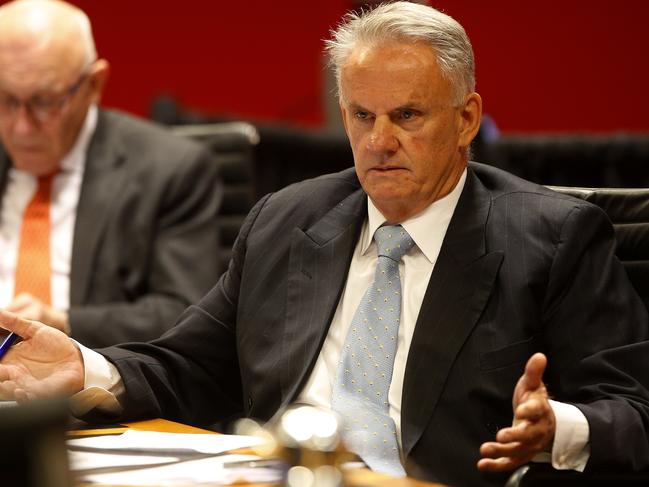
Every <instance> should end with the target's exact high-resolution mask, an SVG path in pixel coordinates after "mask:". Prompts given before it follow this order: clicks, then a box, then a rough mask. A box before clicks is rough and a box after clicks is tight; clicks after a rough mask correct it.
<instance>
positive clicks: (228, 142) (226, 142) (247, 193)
mask: <svg viewBox="0 0 649 487" xmlns="http://www.w3.org/2000/svg"><path fill="white" fill-rule="evenodd" d="M170 129H171V131H172V132H174V133H175V134H177V135H180V136H183V137H189V138H192V139H195V140H197V141H199V142H201V143H203V144H206V145H207V147H209V149H210V150H211V151H212V152H213V153H214V155H215V162H216V163H218V164H219V165H220V166H221V177H222V179H223V182H224V193H223V201H222V202H221V209H220V211H219V214H218V223H217V224H218V225H219V229H220V237H221V248H220V252H221V269H223V270H225V269H227V265H228V262H229V260H230V255H231V253H232V252H231V251H232V245H233V244H234V241H235V239H236V238H237V235H238V234H239V229H240V228H241V224H242V223H243V220H244V219H245V217H246V215H247V214H248V212H249V211H250V209H251V208H252V207H253V205H254V204H255V201H256V200H257V190H256V188H255V183H254V168H253V164H254V148H255V146H256V145H257V144H258V143H259V134H258V133H257V129H256V128H255V127H254V126H253V125H251V124H249V123H246V122H225V123H212V124H196V125H178V126H173V127H170Z"/></svg>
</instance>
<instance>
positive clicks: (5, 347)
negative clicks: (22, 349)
mask: <svg viewBox="0 0 649 487" xmlns="http://www.w3.org/2000/svg"><path fill="white" fill-rule="evenodd" d="M17 339H18V335H16V334H15V333H13V332H11V333H9V335H7V337H6V338H5V339H4V341H3V342H2V344H1V345H0V360H2V357H4V356H5V353H7V352H8V351H9V349H10V348H11V346H12V345H13V344H14V342H15V341H16V340H17Z"/></svg>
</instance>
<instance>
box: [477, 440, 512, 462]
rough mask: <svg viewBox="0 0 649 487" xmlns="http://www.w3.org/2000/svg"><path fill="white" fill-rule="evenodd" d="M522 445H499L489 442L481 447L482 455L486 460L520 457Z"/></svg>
mask: <svg viewBox="0 0 649 487" xmlns="http://www.w3.org/2000/svg"><path fill="white" fill-rule="evenodd" d="M520 451H521V443H519V442H517V441H515V442H511V443H497V442H495V441H488V442H486V443H483V444H482V445H480V455H481V456H483V457H486V458H499V457H513V456H518V455H520Z"/></svg>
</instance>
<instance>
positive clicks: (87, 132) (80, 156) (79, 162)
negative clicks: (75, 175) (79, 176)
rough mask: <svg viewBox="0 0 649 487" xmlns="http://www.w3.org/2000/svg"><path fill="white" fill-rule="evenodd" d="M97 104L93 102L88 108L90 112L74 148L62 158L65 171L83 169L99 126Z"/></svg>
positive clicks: (61, 166) (62, 167) (62, 168)
mask: <svg viewBox="0 0 649 487" xmlns="http://www.w3.org/2000/svg"><path fill="white" fill-rule="evenodd" d="M97 112H98V109H97V105H95V104H92V105H91V106H90V108H88V113H87V114H86V118H85V120H84V122H83V125H82V127H81V130H80V131H79V135H78V136H77V140H76V141H75V143H74V145H73V146H72V149H70V152H68V153H67V154H66V155H65V157H63V159H62V160H61V164H60V168H61V171H63V172H76V171H82V170H83V167H84V165H85V161H86V153H87V149H88V144H89V143H90V139H91V138H92V135H93V134H94V133H95V129H96V128H97V116H98V115H97Z"/></svg>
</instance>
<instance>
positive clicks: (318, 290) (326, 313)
mask: <svg viewBox="0 0 649 487" xmlns="http://www.w3.org/2000/svg"><path fill="white" fill-rule="evenodd" d="M366 214H367V199H366V195H365V193H364V192H363V191H362V190H360V189H359V190H358V191H355V192H354V193H352V194H351V195H350V196H348V197H347V198H346V199H345V200H343V201H342V202H341V203H340V204H338V205H336V206H335V207H334V208H333V209H332V210H331V211H329V212H328V213H327V214H326V215H325V216H324V217H323V218H322V219H320V220H319V221H318V222H317V223H316V224H315V225H313V226H312V227H311V228H309V229H308V230H306V231H302V230H301V229H299V228H296V229H295V230H294V231H293V235H292V241H291V250H290V258H289V273H288V284H287V286H288V288H287V304H286V310H287V313H286V324H285V328H284V336H283V340H282V344H283V345H282V346H283V352H284V354H283V356H284V359H283V362H282V364H283V365H282V370H281V371H280V373H281V387H282V403H283V405H287V404H289V403H290V402H292V401H293V400H295V397H296V396H297V394H298V392H299V391H300V390H301V388H302V387H303V384H304V382H305V380H306V378H307V377H308V376H309V374H310V372H311V370H312V368H313V365H314V364H315V360H316V358H317V356H318V353H319V351H320V349H321V347H322V342H323V341H324V339H325V337H326V334H327V331H328V329H329V325H330V323H331V320H332V318H333V315H334V312H335V310H336V306H337V304H338V301H339V299H340V295H341V293H342V290H343V289H344V287H345V279H346V277H347V272H348V270H349V263H350V261H351V258H352V254H353V252H354V247H355V244H356V241H357V240H358V236H359V234H360V230H361V227H362V223H363V221H364V215H366Z"/></svg>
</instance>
